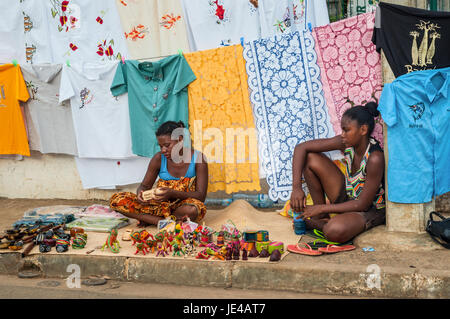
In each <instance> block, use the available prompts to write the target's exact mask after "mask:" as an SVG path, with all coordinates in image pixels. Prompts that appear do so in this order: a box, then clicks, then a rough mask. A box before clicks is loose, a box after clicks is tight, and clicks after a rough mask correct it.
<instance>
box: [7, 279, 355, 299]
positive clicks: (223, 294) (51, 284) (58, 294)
mask: <svg viewBox="0 0 450 319" xmlns="http://www.w3.org/2000/svg"><path fill="white" fill-rule="evenodd" d="M81 282H83V279H82V280H81ZM69 285H76V282H75V281H71V282H69ZM0 298H1V299H54V298H58V299H79V298H83V299H116V298H118V299H128V298H150V299H330V298H331V299H336V298H344V297H340V296H332V295H318V294H301V293H295V292H286V291H269V290H266V291H264V290H244V289H238V288H227V289H224V288H211V287H188V286H175V285H163V284H140V283H135V282H121V281H111V280H107V282H106V284H104V285H99V286H86V285H84V284H81V285H80V287H79V288H76V287H74V288H69V287H68V284H67V282H66V280H64V279H53V278H27V279H23V278H18V277H17V276H6V275H0ZM345 298H348V297H345Z"/></svg>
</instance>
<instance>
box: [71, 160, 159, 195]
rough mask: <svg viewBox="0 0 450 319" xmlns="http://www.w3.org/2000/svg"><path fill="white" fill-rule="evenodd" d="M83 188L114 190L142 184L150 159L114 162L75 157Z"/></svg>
mask: <svg viewBox="0 0 450 319" xmlns="http://www.w3.org/2000/svg"><path fill="white" fill-rule="evenodd" d="M75 162H76V165H77V169H78V173H79V174H80V179H81V183H82V185H83V188H85V189H88V188H103V189H113V188H114V187H115V186H118V185H131V184H137V183H141V182H142V180H143V179H144V176H145V173H146V172H147V168H148V164H149V163H150V158H148V157H134V158H128V159H120V160H112V159H103V158H79V157H75Z"/></svg>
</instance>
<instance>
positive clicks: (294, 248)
mask: <svg viewBox="0 0 450 319" xmlns="http://www.w3.org/2000/svg"><path fill="white" fill-rule="evenodd" d="M300 245H304V246H305V247H301V246H300ZM287 250H288V251H290V252H291V253H294V254H301V255H307V256H319V255H322V252H320V251H318V250H315V249H312V248H311V246H310V245H308V244H306V243H299V244H296V245H288V246H287Z"/></svg>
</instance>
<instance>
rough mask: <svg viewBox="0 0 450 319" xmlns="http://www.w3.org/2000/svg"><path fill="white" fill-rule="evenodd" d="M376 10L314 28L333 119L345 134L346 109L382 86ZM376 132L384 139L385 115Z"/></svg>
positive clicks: (374, 97) (371, 97)
mask: <svg viewBox="0 0 450 319" xmlns="http://www.w3.org/2000/svg"><path fill="white" fill-rule="evenodd" d="M374 22H375V13H374V12H371V13H365V14H360V15H358V16H354V17H351V18H348V19H344V20H340V21H337V22H334V23H331V24H328V25H325V26H321V27H317V28H314V29H313V35H314V39H315V41H316V51H317V53H318V54H317V56H318V61H317V62H318V65H319V67H320V72H321V74H320V76H321V79H322V83H323V90H324V93H325V99H326V102H327V107H328V112H329V114H330V118H331V123H332V125H333V129H334V131H335V133H336V135H339V134H341V132H342V129H341V118H342V115H343V114H344V112H345V111H346V110H347V109H348V108H350V107H352V106H356V105H364V104H366V103H367V102H369V101H375V102H378V100H379V97H380V95H381V90H382V75H381V61H380V55H379V54H378V53H377V52H376V50H375V45H374V44H373V43H372V32H373V27H374ZM372 136H373V137H374V138H375V139H377V140H378V141H379V142H380V143H381V144H382V143H383V126H382V120H381V117H379V118H377V119H376V123H375V129H374V131H373V133H372Z"/></svg>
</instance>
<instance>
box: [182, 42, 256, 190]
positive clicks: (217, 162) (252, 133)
mask: <svg viewBox="0 0 450 319" xmlns="http://www.w3.org/2000/svg"><path fill="white" fill-rule="evenodd" d="M184 56H185V58H186V60H187V61H188V63H189V66H190V67H191V69H192V71H193V72H194V73H195V75H196V77H197V80H195V81H194V82H192V83H191V84H190V85H189V87H188V94H189V130H190V134H191V137H192V141H193V146H194V148H195V149H197V150H202V152H203V153H204V154H205V156H206V158H207V160H208V174H209V184H208V191H209V192H215V191H223V190H224V191H225V192H227V193H232V192H238V191H251V190H256V191H259V190H261V186H260V182H259V172H258V168H259V166H258V146H257V133H256V129H255V124H254V119H253V113H252V109H251V106H250V99H249V93H248V86H247V73H246V71H245V61H244V58H243V56H242V46H241V45H233V46H228V47H222V48H218V49H212V50H204V51H198V52H193V53H187V54H185V55H184Z"/></svg>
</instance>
